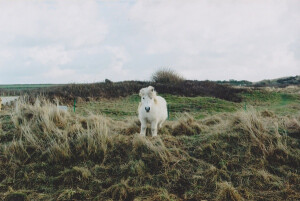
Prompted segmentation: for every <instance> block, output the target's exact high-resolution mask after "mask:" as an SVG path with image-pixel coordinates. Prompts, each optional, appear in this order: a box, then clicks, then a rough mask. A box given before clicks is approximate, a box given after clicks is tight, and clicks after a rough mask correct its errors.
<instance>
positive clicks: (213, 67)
mask: <svg viewBox="0 0 300 201" xmlns="http://www.w3.org/2000/svg"><path fill="white" fill-rule="evenodd" d="M161 67H168V68H172V69H174V70H176V71H177V72H178V73H180V74H182V75H183V76H184V77H185V78H187V79H197V80H206V79H209V80H228V79H238V80H242V79H246V80H250V81H259V80H262V79H271V78H278V77H284V76H295V75H300V1H299V0H286V1H285V0H274V1H273V0H243V1H237V0H184V1H183V0H170V1H168V0H166V1H155V0H149V1H147V0H143V1H133V0H130V1H126V0H122V1H117V0H116V1H99V0H98V1H92V0H87V1H79V0H78V1H75V0H74V1H71V0H64V1H61V0H57V1H29V0H28V1H25V0H20V1H17V0H0V84H13V83H74V82H76V83H79V82H80V83H82V82H99V81H103V80H104V79H105V78H108V79H110V80H112V81H120V80H149V79H150V77H151V74H152V73H153V72H154V71H155V70H157V69H159V68H161Z"/></svg>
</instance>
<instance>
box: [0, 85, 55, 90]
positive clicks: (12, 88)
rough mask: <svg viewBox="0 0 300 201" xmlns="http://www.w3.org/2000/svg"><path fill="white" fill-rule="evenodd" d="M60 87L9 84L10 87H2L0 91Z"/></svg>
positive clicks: (0, 86)
mask: <svg viewBox="0 0 300 201" xmlns="http://www.w3.org/2000/svg"><path fill="white" fill-rule="evenodd" d="M59 85H60V84H8V85H0V89H11V90H25V89H37V88H44V87H53V86H59Z"/></svg>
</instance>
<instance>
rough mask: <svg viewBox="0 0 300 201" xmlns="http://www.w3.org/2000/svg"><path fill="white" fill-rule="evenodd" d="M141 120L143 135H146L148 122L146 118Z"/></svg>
mask: <svg viewBox="0 0 300 201" xmlns="http://www.w3.org/2000/svg"><path fill="white" fill-rule="evenodd" d="M140 121H141V133H140V134H141V136H146V129H147V122H146V121H145V120H140Z"/></svg>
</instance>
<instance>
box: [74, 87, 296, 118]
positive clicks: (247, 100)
mask: <svg viewBox="0 0 300 201" xmlns="http://www.w3.org/2000/svg"><path fill="white" fill-rule="evenodd" d="M161 96H163V97H164V98H165V99H166V101H167V103H168V110H169V120H176V119H178V117H180V116H181V115H182V113H184V112H187V113H189V115H191V116H192V117H193V118H195V119H203V118H205V117H207V116H211V115H214V114H218V113H226V112H227V113H229V112H234V111H237V110H240V109H247V108H249V107H255V109H257V110H259V111H262V110H269V111H272V112H274V113H275V114H278V115H288V114H293V113H298V112H299V111H300V98H299V97H300V95H299V94H290V93H284V92H268V91H263V90H255V91H251V92H244V93H241V96H242V99H243V101H242V102H241V103H235V102H231V101H226V100H222V99H218V98H212V97H200V96H199V97H183V96H176V95H170V94H162V95H161ZM139 101H140V97H139V96H138V95H131V96H128V97H124V98H118V99H101V100H97V101H89V102H84V101H80V102H79V103H77V104H76V111H77V112H78V113H79V114H82V115H87V114H89V113H91V112H92V113H94V114H102V115H106V116H108V117H110V118H112V119H116V120H120V119H126V118H127V117H128V116H130V117H133V116H137V107H138V104H139Z"/></svg>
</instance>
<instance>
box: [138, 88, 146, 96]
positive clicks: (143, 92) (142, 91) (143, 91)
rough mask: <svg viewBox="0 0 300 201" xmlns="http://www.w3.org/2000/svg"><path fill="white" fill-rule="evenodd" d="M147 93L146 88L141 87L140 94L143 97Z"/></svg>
mask: <svg viewBox="0 0 300 201" xmlns="http://www.w3.org/2000/svg"><path fill="white" fill-rule="evenodd" d="M144 94H145V89H144V88H143V89H141V90H140V93H139V95H140V96H141V97H142V96H143V95H144Z"/></svg>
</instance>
